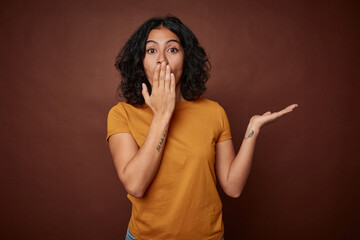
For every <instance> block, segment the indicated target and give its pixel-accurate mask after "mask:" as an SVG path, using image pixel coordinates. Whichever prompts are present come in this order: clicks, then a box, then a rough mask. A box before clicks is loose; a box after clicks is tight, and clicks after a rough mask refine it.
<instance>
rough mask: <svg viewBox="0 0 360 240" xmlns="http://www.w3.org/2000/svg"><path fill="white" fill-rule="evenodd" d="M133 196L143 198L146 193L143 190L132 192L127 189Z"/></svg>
mask: <svg viewBox="0 0 360 240" xmlns="http://www.w3.org/2000/svg"><path fill="white" fill-rule="evenodd" d="M127 192H128V193H129V194H130V195H131V196H133V197H136V198H142V197H143V196H144V194H145V193H143V192H130V191H127Z"/></svg>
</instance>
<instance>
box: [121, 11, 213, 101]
mask: <svg viewBox="0 0 360 240" xmlns="http://www.w3.org/2000/svg"><path fill="white" fill-rule="evenodd" d="M162 26H163V27H166V28H168V29H169V30H170V31H172V32H173V33H175V34H176V35H177V36H178V37H179V39H180V43H181V45H182V47H183V48H184V63H183V72H182V76H181V80H180V89H181V93H182V96H183V97H184V99H186V100H188V101H193V100H196V99H198V98H199V97H200V96H201V95H202V94H203V93H204V92H205V91H206V87H205V83H206V82H207V80H208V79H209V71H210V68H211V65H210V62H209V59H208V56H207V55H206V52H205V50H204V49H203V48H202V47H201V46H200V44H199V42H198V40H197V38H196V37H195V35H194V34H193V33H192V32H191V30H190V29H189V28H188V27H186V26H185V25H184V24H183V23H182V22H181V21H180V19H178V18H176V17H174V16H167V17H165V18H160V17H153V18H150V19H148V20H147V21H146V22H144V23H143V24H142V25H141V26H140V27H139V28H138V29H137V30H136V31H135V33H134V34H133V35H132V36H131V37H130V39H129V40H128V41H127V42H126V44H125V46H124V47H123V48H122V49H121V51H120V52H119V54H118V55H117V57H116V62H115V67H116V69H117V70H118V71H119V72H120V73H121V76H122V81H121V82H120V84H119V86H118V89H117V95H118V96H119V97H122V96H123V97H125V99H126V102H127V103H129V104H131V105H133V106H139V105H140V106H142V105H143V104H144V103H145V101H144V98H143V96H142V94H141V84H142V83H145V84H146V86H147V88H148V91H149V94H151V85H150V83H149V81H148V79H147V77H146V74H145V70H144V66H143V60H144V57H145V45H146V40H147V38H148V35H149V33H150V31H151V30H152V29H159V28H160V27H162Z"/></svg>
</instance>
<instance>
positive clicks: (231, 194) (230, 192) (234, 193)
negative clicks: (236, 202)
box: [224, 189, 242, 198]
mask: <svg viewBox="0 0 360 240" xmlns="http://www.w3.org/2000/svg"><path fill="white" fill-rule="evenodd" d="M224 190H225V189H224ZM224 192H225V193H226V195H228V196H229V197H232V198H239V197H240V195H241V192H242V189H226V190H225V191H224Z"/></svg>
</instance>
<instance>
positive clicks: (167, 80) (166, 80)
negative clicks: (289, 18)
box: [164, 65, 170, 90]
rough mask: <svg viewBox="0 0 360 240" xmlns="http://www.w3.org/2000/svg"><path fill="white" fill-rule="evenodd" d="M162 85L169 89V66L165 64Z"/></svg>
mask: <svg viewBox="0 0 360 240" xmlns="http://www.w3.org/2000/svg"><path fill="white" fill-rule="evenodd" d="M164 87H165V89H166V90H170V66H169V65H167V66H166V73H165V83H164Z"/></svg>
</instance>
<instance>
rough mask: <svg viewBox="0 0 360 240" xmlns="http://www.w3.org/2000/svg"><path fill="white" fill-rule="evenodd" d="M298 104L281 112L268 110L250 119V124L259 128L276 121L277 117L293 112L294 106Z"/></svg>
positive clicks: (295, 105)
mask: <svg viewBox="0 0 360 240" xmlns="http://www.w3.org/2000/svg"><path fill="white" fill-rule="evenodd" d="M297 106H298V105H297V104H292V105H290V106H288V107H287V108H284V109H283V110H281V111H279V112H273V113H271V112H270V111H268V112H266V113H264V114H263V115H254V116H253V117H252V118H251V119H250V125H251V126H252V128H254V129H258V130H259V129H260V128H261V127H263V126H265V125H266V124H268V123H271V122H273V121H275V120H276V119H278V118H280V117H282V116H283V115H285V114H287V113H289V112H292V110H294V108H296V107H297Z"/></svg>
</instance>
